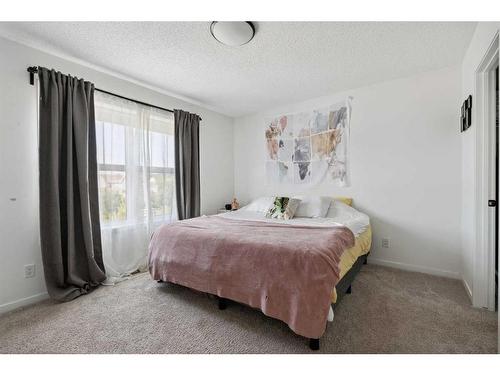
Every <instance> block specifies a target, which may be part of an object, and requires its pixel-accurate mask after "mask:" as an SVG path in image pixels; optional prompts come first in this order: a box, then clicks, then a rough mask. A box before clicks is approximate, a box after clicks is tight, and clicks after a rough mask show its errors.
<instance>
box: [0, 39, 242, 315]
mask: <svg viewBox="0 0 500 375" xmlns="http://www.w3.org/2000/svg"><path fill="white" fill-rule="evenodd" d="M31 65H42V66H46V67H49V68H55V69H58V70H61V71H62V72H66V73H69V74H72V75H76V76H78V77H83V78H85V79H87V80H90V81H92V82H94V83H95V85H96V87H99V88H101V89H104V90H107V91H111V92H115V93H118V94H122V95H125V96H128V97H131V98H134V99H138V100H141V101H144V102H147V103H151V104H155V105H158V106H162V107H166V108H180V109H184V110H186V111H190V112H194V113H198V114H199V115H201V117H202V118H203V121H202V125H201V130H200V149H201V156H200V159H201V204H202V213H215V212H216V211H217V208H219V207H222V206H223V204H224V203H225V202H228V201H230V199H231V198H232V195H233V152H232V150H233V147H232V142H233V126H232V119H230V118H229V117H226V116H224V115H220V114H218V113H215V112H212V111H210V110H207V109H204V108H202V107H199V106H196V105H193V104H190V103H187V102H184V101H181V100H179V99H176V98H173V97H169V96H166V95H163V94H160V93H157V92H155V91H152V90H150V89H147V88H144V87H141V86H139V85H136V84H133V83H131V82H128V81H125V80H122V79H118V78H115V77H113V76H110V75H107V74H104V73H101V72H98V71H96V70H93V69H90V68H88V67H85V66H82V65H78V64H75V63H73V62H70V61H67V60H64V59H61V58H58V57H55V56H51V55H48V54H46V53H43V52H41V51H39V50H36V49H32V48H29V47H26V46H23V45H21V44H17V43H14V42H11V41H8V40H6V39H3V38H0V256H1V261H0V312H2V311H5V310H8V309H11V308H13V307H16V306H19V305H22V304H25V303H28V302H33V301H35V300H37V299H40V298H44V297H45V296H46V294H45V284H44V281H43V271H42V263H41V255H40V246H39V222H38V176H37V173H38V172H37V164H38V159H37V152H38V151H37V122H36V117H37V113H36V100H37V98H36V92H35V88H34V86H30V84H29V81H28V77H29V76H28V73H27V72H26V68H27V67H28V66H31ZM165 74H168V72H165ZM31 263H34V264H35V265H36V270H37V274H36V277H35V278H31V279H25V278H24V265H25V264H31Z"/></svg>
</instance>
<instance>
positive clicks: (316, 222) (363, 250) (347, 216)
mask: <svg viewBox="0 0 500 375" xmlns="http://www.w3.org/2000/svg"><path fill="white" fill-rule="evenodd" d="M219 216H222V217H225V218H228V219H235V220H253V221H264V222H279V223H281V224H290V225H305V226H335V225H338V224H342V225H345V226H346V227H347V228H349V229H350V230H351V231H352V232H353V234H354V237H355V243H354V246H353V247H351V248H349V249H347V250H345V251H344V253H343V254H342V257H341V258H340V264H339V268H340V279H342V277H343V276H344V275H345V274H346V273H347V272H348V271H349V270H350V269H351V267H352V266H353V264H354V263H355V262H356V260H357V259H358V258H359V257H360V256H362V255H365V254H367V253H368V252H369V251H370V247H371V243H372V231H371V226H370V220H369V218H368V216H367V215H365V214H364V213H362V212H359V211H357V210H356V209H354V208H352V207H350V206H348V205H347V204H344V203H342V202H338V201H334V202H332V205H331V207H330V209H329V211H328V214H327V217H318V218H305V217H294V218H293V219H290V220H278V219H269V218H266V214H265V213H264V212H258V211H250V210H247V209H245V207H243V208H242V209H240V210H238V211H230V212H225V213H223V214H220V215H219ZM339 281H340V280H339ZM331 301H332V303H335V302H336V301H337V291H336V289H335V287H333V290H332V295H331Z"/></svg>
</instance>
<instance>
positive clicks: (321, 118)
mask: <svg viewBox="0 0 500 375" xmlns="http://www.w3.org/2000/svg"><path fill="white" fill-rule="evenodd" d="M351 101H352V98H351V97H349V98H347V99H346V100H345V101H342V102H339V103H336V104H333V105H331V106H329V107H326V108H321V109H317V110H313V111H310V112H302V113H296V114H288V115H282V116H278V117H275V118H272V119H270V120H269V121H266V132H265V134H266V153H267V158H266V176H267V181H268V183H269V184H311V185H316V184H319V183H322V182H333V183H336V184H338V185H339V186H347V185H348V146H349V129H350V120H351Z"/></svg>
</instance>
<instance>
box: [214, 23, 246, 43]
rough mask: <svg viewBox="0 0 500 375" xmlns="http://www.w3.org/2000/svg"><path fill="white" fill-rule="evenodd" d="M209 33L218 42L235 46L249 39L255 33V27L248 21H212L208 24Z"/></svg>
mask: <svg viewBox="0 0 500 375" xmlns="http://www.w3.org/2000/svg"><path fill="white" fill-rule="evenodd" d="M210 33H211V34H212V36H213V37H214V38H215V39H216V40H217V41H218V42H220V43H222V44H225V45H226V46H233V47H235V46H242V45H243V44H247V43H248V42H249V41H251V40H252V39H253V37H254V35H255V27H254V25H253V23H252V22H248V21H239V22H221V21H214V22H212V23H211V25H210Z"/></svg>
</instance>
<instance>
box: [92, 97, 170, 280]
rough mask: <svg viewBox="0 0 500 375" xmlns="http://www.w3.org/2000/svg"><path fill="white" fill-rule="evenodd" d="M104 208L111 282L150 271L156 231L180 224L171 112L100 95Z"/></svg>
mask: <svg viewBox="0 0 500 375" xmlns="http://www.w3.org/2000/svg"><path fill="white" fill-rule="evenodd" d="M95 111H96V138H97V162H98V164H99V209H100V213H101V235H102V246H103V259H104V265H105V267H106V274H107V276H108V281H107V282H108V283H114V282H117V281H120V280H121V279H123V278H126V277H127V276H129V275H130V274H132V273H134V272H136V271H145V270H146V266H147V264H146V263H147V254H148V244H149V239H150V237H151V234H152V232H153V231H154V230H155V229H156V228H157V227H158V226H159V225H161V224H163V223H169V222H172V221H174V220H176V219H177V210H176V204H175V186H174V184H175V174H174V173H175V169H174V168H175V154H174V120H173V115H172V114H171V113H170V112H167V111H162V110H158V109H155V108H151V107H149V106H144V105H140V104H137V103H135V102H132V101H129V100H125V99H121V98H117V97H115V96H112V95H107V94H104V93H101V92H97V91H96V93H95Z"/></svg>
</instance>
